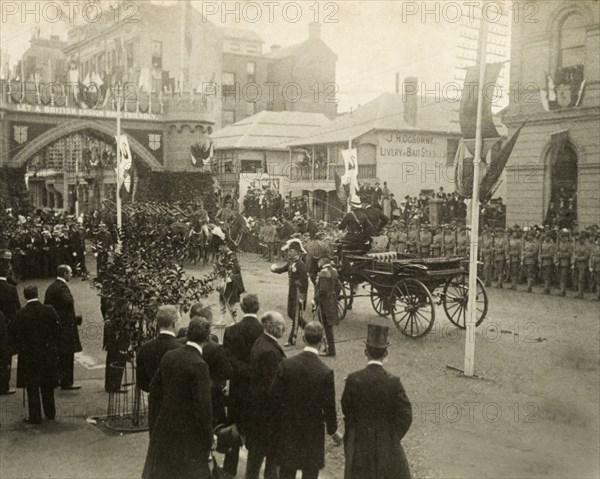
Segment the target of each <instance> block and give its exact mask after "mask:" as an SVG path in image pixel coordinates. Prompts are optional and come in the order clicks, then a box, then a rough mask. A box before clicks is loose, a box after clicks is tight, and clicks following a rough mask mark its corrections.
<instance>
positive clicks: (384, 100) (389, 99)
mask: <svg viewBox="0 0 600 479" xmlns="http://www.w3.org/2000/svg"><path fill="white" fill-rule="evenodd" d="M404 106H405V102H404V101H402V96H401V95H399V94H395V93H382V94H381V95H379V96H378V97H377V98H375V99H374V100H372V101H370V102H369V103H366V104H364V105H362V106H360V107H359V108H357V109H356V110H355V111H353V112H352V115H351V116H350V113H346V114H345V115H343V116H341V117H339V118H336V119H335V120H333V121H332V122H331V123H329V124H327V125H325V126H324V127H322V128H320V129H319V130H318V131H316V132H313V133H312V134H311V135H310V136H309V137H306V138H300V139H298V140H295V141H293V142H291V143H290V146H300V145H317V144H328V143H342V142H347V141H348V138H349V137H352V138H357V137H360V136H362V135H364V134H366V133H368V132H370V131H373V130H397V131H423V132H435V133H444V134H457V135H460V125H459V124H458V114H457V103H456V102H455V101H446V100H444V99H442V100H440V99H439V98H434V97H421V98H419V99H418V103H417V124H416V126H411V125H409V124H408V123H406V122H405V121H404Z"/></svg>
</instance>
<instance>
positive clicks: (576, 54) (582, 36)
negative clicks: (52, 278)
mask: <svg viewBox="0 0 600 479" xmlns="http://www.w3.org/2000/svg"><path fill="white" fill-rule="evenodd" d="M558 34H559V46H558V67H559V68H568V67H573V66H576V65H583V62H584V60H585V40H586V30H585V18H584V17H583V15H581V14H580V13H578V12H573V13H571V14H570V15H568V16H567V17H566V18H565V19H564V20H563V21H562V23H561V26H560V30H559V32H558Z"/></svg>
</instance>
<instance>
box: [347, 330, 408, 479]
mask: <svg viewBox="0 0 600 479" xmlns="http://www.w3.org/2000/svg"><path fill="white" fill-rule="evenodd" d="M388 329H389V328H388V327H387V326H377V325H372V324H369V325H368V332H367V342H366V348H365V356H366V357H367V360H368V364H367V367H366V368H364V369H362V370H360V371H357V372H355V373H352V374H350V375H349V376H348V378H347V379H346V386H345V388H344V392H343V393H342V412H343V414H344V421H345V434H344V452H345V455H346V467H345V474H344V478H345V479H401V478H409V477H410V469H409V467H408V461H407V460H406V456H405V455H404V450H403V449H402V445H401V443H400V441H401V440H402V438H403V437H404V436H405V435H406V433H407V432H408V430H409V428H410V425H411V422H412V406H411V403H410V401H409V399H408V397H407V395H406V392H405V390H404V387H403V386H402V383H401V381H400V378H398V377H397V376H394V375H393V374H390V373H388V372H387V371H386V370H385V369H384V368H383V360H384V359H385V357H386V356H387V352H388V351H387V348H388V345H389V343H388V341H387V336H388Z"/></svg>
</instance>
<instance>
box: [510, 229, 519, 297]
mask: <svg viewBox="0 0 600 479" xmlns="http://www.w3.org/2000/svg"><path fill="white" fill-rule="evenodd" d="M519 236H520V232H519V230H515V231H513V232H512V234H511V236H510V237H509V239H508V260H509V262H510V282H511V287H510V288H511V289H517V283H518V281H519V276H520V271H521V247H522V241H521V238H520V237H519Z"/></svg>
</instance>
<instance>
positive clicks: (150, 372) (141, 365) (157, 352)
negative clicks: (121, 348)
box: [136, 334, 183, 392]
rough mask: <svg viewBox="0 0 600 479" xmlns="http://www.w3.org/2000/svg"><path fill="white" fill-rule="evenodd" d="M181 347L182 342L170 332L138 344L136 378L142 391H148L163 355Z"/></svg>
mask: <svg viewBox="0 0 600 479" xmlns="http://www.w3.org/2000/svg"><path fill="white" fill-rule="evenodd" d="M181 347H183V344H182V343H180V342H179V341H177V338H175V337H174V336H171V335H170V334H159V335H158V336H157V337H156V338H154V339H151V340H150V341H147V342H145V343H144V344H142V345H141V346H140V349H139V351H138V353H137V356H136V366H137V367H136V378H137V385H138V386H139V387H140V389H141V390H142V391H146V392H148V391H150V382H151V381H152V378H153V377H154V375H155V374H156V371H158V368H159V366H160V362H161V360H162V358H163V356H164V355H165V354H166V353H167V352H168V351H171V350H173V349H179V348H181Z"/></svg>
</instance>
